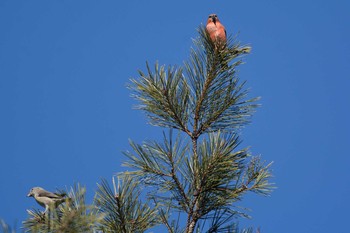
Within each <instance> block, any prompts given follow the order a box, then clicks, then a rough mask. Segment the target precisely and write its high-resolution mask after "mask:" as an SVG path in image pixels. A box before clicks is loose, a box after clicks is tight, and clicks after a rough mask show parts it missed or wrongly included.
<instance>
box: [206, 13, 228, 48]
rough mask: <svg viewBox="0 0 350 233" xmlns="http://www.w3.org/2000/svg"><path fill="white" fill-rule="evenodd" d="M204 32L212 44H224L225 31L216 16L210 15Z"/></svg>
mask: <svg viewBox="0 0 350 233" xmlns="http://www.w3.org/2000/svg"><path fill="white" fill-rule="evenodd" d="M206 30H207V32H208V34H209V36H210V39H211V41H212V42H213V43H214V44H225V43H226V30H225V27H224V25H222V24H221V22H220V20H219V18H218V16H217V15H216V14H210V15H209V17H208V21H207V26H206Z"/></svg>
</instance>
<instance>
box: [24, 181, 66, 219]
mask: <svg viewBox="0 0 350 233" xmlns="http://www.w3.org/2000/svg"><path fill="white" fill-rule="evenodd" d="M65 196H66V194H64V193H63V194H58V193H52V192H49V191H46V190H45V189H43V188H40V187H34V188H32V189H31V190H30V191H29V193H28V195H27V197H34V199H35V200H36V202H38V204H39V205H41V206H42V207H45V211H44V213H46V211H47V210H48V209H49V208H50V207H51V206H54V207H55V208H57V206H59V205H60V204H62V203H63V202H65V200H66V198H65Z"/></svg>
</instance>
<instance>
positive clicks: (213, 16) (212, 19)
mask: <svg viewBox="0 0 350 233" xmlns="http://www.w3.org/2000/svg"><path fill="white" fill-rule="evenodd" d="M211 22H213V23H214V24H216V22H220V21H219V18H218V16H217V15H216V14H210V15H209V17H208V22H207V23H211Z"/></svg>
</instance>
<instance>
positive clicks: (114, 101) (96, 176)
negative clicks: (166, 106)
mask: <svg viewBox="0 0 350 233" xmlns="http://www.w3.org/2000/svg"><path fill="white" fill-rule="evenodd" d="M349 10H350V2H349V1H346V0H343V1H342V0H338V1H325V0H320V1H311V0H304V1H302V0H296V1H277V0H266V1H261V0H252V1H240V2H239V1H232V0H230V1H207V0H205V1H183V0H179V1H171V2H170V1H169V2H167V1H158V0H154V1H142V0H138V1H123V2H121V1H120V3H118V1H67V0H65V1H53V0H52V1H24V0H23V1H10V0H3V1H1V2H0V156H1V160H0V161H1V162H0V184H1V185H0V218H3V219H5V220H6V221H7V222H8V223H10V224H11V225H12V224H14V223H15V221H17V222H18V224H19V223H20V222H21V221H22V220H23V219H24V218H25V217H26V211H25V210H26V209H28V208H32V207H35V208H37V207H38V206H37V204H36V203H35V202H34V200H33V199H30V198H26V194H27V192H28V191H29V189H30V188H31V187H32V186H42V187H45V188H46V189H48V190H55V189H56V188H64V187H65V186H71V185H73V184H74V182H80V183H81V184H83V185H86V187H87V191H88V197H89V199H90V200H91V199H92V196H93V193H94V190H95V189H96V183H97V182H99V181H100V178H107V179H111V177H112V175H113V174H115V173H116V172H120V171H123V169H124V168H123V167H121V165H120V164H121V163H122V161H124V160H125V157H124V156H123V155H122V153H121V152H122V151H125V150H128V149H130V146H129V144H128V139H129V138H131V139H133V140H135V141H137V142H141V141H143V140H147V139H159V138H160V136H161V132H162V130H161V129H160V128H155V127H152V126H150V125H148V124H147V123H146V118H145V117H144V115H143V113H142V112H139V111H136V110H133V109H132V106H133V105H134V104H135V103H136V102H135V101H134V100H133V99H132V98H130V92H129V90H128V89H126V84H127V83H128V80H129V79H130V78H131V77H137V70H138V69H143V70H144V69H145V61H146V60H147V61H149V62H150V63H151V64H153V63H154V62H155V61H157V60H158V61H159V62H160V63H161V64H178V65H181V64H182V62H183V61H184V60H186V59H187V57H188V55H189V49H190V47H191V45H192V42H191V38H195V37H196V36H197V34H196V28H197V27H198V26H199V25H200V24H201V23H205V22H206V19H207V16H208V14H210V13H217V14H218V16H219V18H220V19H221V21H222V23H223V24H224V25H225V26H226V29H227V31H228V33H229V34H236V33H239V40H240V41H241V42H242V43H245V44H250V45H251V46H252V47H253V51H252V53H251V54H250V55H249V56H247V57H246V59H245V61H246V64H244V65H243V66H241V67H240V71H239V75H240V78H241V79H242V80H247V81H248V83H247V86H249V87H250V88H251V92H250V93H251V94H250V96H251V97H254V96H261V97H262V100H261V101H260V103H261V104H262V107H261V108H259V109H258V111H257V113H256V114H255V115H254V117H253V122H252V124H251V125H249V126H247V127H246V128H245V129H244V131H243V135H242V139H243V140H244V143H243V144H244V145H250V146H251V151H252V152H253V153H254V154H257V155H258V154H261V156H262V158H263V159H265V160H267V161H274V165H273V170H274V176H275V178H274V179H273V182H275V183H276V185H277V187H278V188H277V189H276V190H275V191H274V192H273V194H272V196H271V197H269V198H265V197H260V196H257V195H249V196H248V197H247V198H246V199H245V200H244V202H243V203H242V205H244V206H247V207H249V208H251V209H252V212H251V213H250V214H251V215H252V216H253V219H252V220H251V221H249V222H248V223H247V224H249V225H252V226H261V228H262V232H284V233H292V232H293V233H294V232H298V233H310V232H318V233H326V232H337V233H345V232H348V231H349V226H348V224H347V222H348V218H349V209H350V202H349V196H350V171H349V165H350V154H349V143H350V125H349V119H350V91H349V87H350V65H349V62H350V42H349V41H350V28H349V25H350V14H349ZM245 224H246V223H245Z"/></svg>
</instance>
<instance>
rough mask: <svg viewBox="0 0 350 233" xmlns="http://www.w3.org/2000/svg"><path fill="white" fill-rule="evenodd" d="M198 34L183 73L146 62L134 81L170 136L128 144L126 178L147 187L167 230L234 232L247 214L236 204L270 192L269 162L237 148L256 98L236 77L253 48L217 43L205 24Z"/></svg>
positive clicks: (136, 92) (143, 104) (142, 103)
mask: <svg viewBox="0 0 350 233" xmlns="http://www.w3.org/2000/svg"><path fill="white" fill-rule="evenodd" d="M198 31H199V38H198V39H197V40H195V41H194V45H195V47H194V48H192V49H191V55H190V59H189V61H187V62H185V64H184V67H183V68H177V67H172V66H169V67H165V66H159V65H158V64H155V66H154V70H152V69H151V67H150V66H149V65H148V64H147V72H145V73H144V72H141V71H140V72H139V78H137V79H133V80H132V84H131V85H130V89H131V90H132V91H133V96H134V97H135V98H136V99H137V100H138V102H139V105H138V108H139V109H141V110H143V111H144V112H145V113H146V115H147V116H148V119H149V121H150V123H151V124H152V125H154V126H160V127H164V128H169V133H168V136H167V133H164V141H163V142H162V143H158V142H154V141H153V142H144V143H143V144H141V145H139V144H137V143H134V142H131V146H132V148H133V151H132V152H126V153H125V154H126V156H127V157H128V158H129V161H128V162H126V163H125V164H124V165H126V166H128V167H130V168H133V169H134V170H133V171H129V172H125V173H124V174H127V175H129V176H132V177H133V179H134V180H135V181H136V182H137V183H138V184H139V185H142V186H145V187H147V188H149V189H150V190H151V191H149V192H148V193H147V196H148V198H149V200H152V201H154V202H155V203H156V204H157V211H158V213H159V215H160V220H161V222H162V223H163V224H164V225H165V226H166V227H167V229H168V231H169V232H186V233H192V232H235V230H234V229H235V228H236V227H235V224H234V223H233V222H232V220H233V219H234V218H235V217H237V216H245V213H242V212H241V211H239V210H238V209H237V208H235V207H234V206H235V203H236V202H237V201H239V200H241V199H242V198H243V196H244V195H245V194H246V193H247V192H255V193H258V194H262V195H268V194H269V193H270V191H271V188H272V186H271V184H270V183H269V178H270V177H271V173H270V171H269V167H270V164H268V165H264V163H263V162H261V161H260V158H259V157H253V156H251V155H250V153H249V151H248V149H247V148H244V149H238V146H239V144H240V142H241V139H240V137H239V134H240V129H241V128H242V127H243V126H245V125H246V124H247V123H249V121H250V118H251V116H252V113H253V112H254V110H255V108H256V107H257V104H256V101H257V100H258V98H250V99H249V98H247V93H248V91H247V89H245V82H240V81H239V79H238V77H237V67H238V66H239V65H240V64H242V56H243V55H245V54H247V53H249V51H250V47H247V46H240V45H239V43H237V42H234V41H233V40H232V38H229V39H228V41H227V43H226V44H225V45H224V46H217V44H215V43H213V42H212V41H211V40H210V37H209V35H208V34H207V32H206V31H205V29H204V28H203V27H201V28H200V29H199V30H198ZM174 131H176V133H175V132H174ZM174 134H175V136H174ZM175 213H179V214H180V217H177V218H180V219H181V222H183V219H185V222H186V224H184V225H182V224H180V223H179V221H176V217H175V216H174V215H175ZM174 217H175V218H174ZM183 230H184V231H183Z"/></svg>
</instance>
